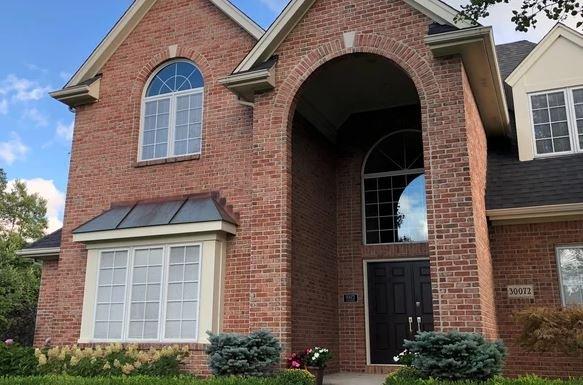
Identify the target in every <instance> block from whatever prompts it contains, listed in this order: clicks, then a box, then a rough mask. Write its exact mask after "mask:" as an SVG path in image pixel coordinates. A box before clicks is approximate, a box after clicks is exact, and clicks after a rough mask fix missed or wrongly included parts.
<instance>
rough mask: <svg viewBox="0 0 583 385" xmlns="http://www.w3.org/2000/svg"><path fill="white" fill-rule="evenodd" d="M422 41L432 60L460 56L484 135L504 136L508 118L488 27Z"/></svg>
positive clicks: (492, 39)
mask: <svg viewBox="0 0 583 385" xmlns="http://www.w3.org/2000/svg"><path fill="white" fill-rule="evenodd" d="M425 42H426V43H427V44H428V45H429V47H430V49H431V51H432V52H433V55H434V56H435V57H443V56H449V55H456V54H459V55H461V57H462V61H463V63H464V68H465V70H466V73H467V76H468V80H469V82H470V86H471V88H472V92H473V94H474V97H475V99H476V104H477V106H478V110H479V111H480V116H481V118H482V123H483V124H484V128H485V129H486V132H488V133H489V134H496V135H500V134H503V133H505V132H506V131H507V130H508V127H509V125H510V118H509V115H508V107H507V104H506V97H505V95H504V88H503V84H502V78H501V76H500V69H499V67H498V58H497V56H496V49H495V45H494V37H493V35H492V28H491V27H475V28H469V29H463V30H459V31H452V32H445V33H440V34H437V35H428V36H426V37H425Z"/></svg>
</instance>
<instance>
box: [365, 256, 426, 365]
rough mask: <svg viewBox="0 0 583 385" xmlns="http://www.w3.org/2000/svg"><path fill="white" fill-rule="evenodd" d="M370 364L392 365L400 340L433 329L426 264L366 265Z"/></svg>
mask: <svg viewBox="0 0 583 385" xmlns="http://www.w3.org/2000/svg"><path fill="white" fill-rule="evenodd" d="M367 274H368V311H369V317H368V322H369V338H370V360H371V364H392V363H394V362H393V357H394V356H396V355H397V354H399V353H400V352H402V351H403V340H405V339H410V338H413V336H414V335H415V333H417V331H419V330H433V304H432V300H431V277H430V274H429V261H411V262H375V263H369V264H368V272H367Z"/></svg>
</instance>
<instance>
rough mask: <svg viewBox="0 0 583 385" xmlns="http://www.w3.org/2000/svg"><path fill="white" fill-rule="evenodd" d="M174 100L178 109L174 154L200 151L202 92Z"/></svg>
mask: <svg viewBox="0 0 583 385" xmlns="http://www.w3.org/2000/svg"><path fill="white" fill-rule="evenodd" d="M176 101H177V105H178V106H180V110H179V111H178V112H177V113H176V131H175V135H174V155H187V154H197V153H199V152H200V136H201V124H200V119H201V108H200V107H201V104H202V94H198V93H197V94H194V95H185V96H179V97H178V98H176Z"/></svg>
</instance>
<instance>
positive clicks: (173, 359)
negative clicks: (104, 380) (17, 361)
mask: <svg viewBox="0 0 583 385" xmlns="http://www.w3.org/2000/svg"><path fill="white" fill-rule="evenodd" d="M35 356H36V358H37V359H38V371H39V372H40V373H41V374H67V375H71V376H84V377H96V376H120V375H126V376H129V375H152V376H169V375H177V374H179V373H180V372H181V363H182V360H183V359H184V358H185V357H187V356H188V346H184V347H183V348H180V347H179V346H177V345H176V346H165V347H163V348H162V349H160V350H156V349H154V348H150V349H149V350H139V349H138V347H137V346H136V345H128V346H127V347H126V348H123V347H122V345H121V344H112V345H109V346H106V347H102V346H97V347H95V348H83V349H81V348H79V347H77V346H63V347H54V348H50V349H49V348H45V349H42V350H41V349H36V351H35Z"/></svg>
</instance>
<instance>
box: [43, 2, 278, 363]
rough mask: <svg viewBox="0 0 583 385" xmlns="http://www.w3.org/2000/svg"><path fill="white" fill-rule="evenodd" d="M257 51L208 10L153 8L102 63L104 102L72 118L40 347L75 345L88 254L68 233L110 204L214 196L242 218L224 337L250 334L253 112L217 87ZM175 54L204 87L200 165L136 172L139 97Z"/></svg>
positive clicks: (230, 261) (234, 243)
mask: <svg viewBox="0 0 583 385" xmlns="http://www.w3.org/2000/svg"><path fill="white" fill-rule="evenodd" d="M209 31H212V33H211V32H209ZM253 44H254V40H253V38H252V37H251V36H249V35H248V34H247V33H246V32H245V31H244V30H243V29H241V28H240V27H239V26H238V25H237V24H235V23H234V22H233V21H232V20H231V19H229V18H228V17H227V16H225V15H224V14H223V13H222V12H221V11H220V10H218V9H217V8H216V7H215V6H214V5H213V4H212V3H211V2H209V1H207V0H175V1H170V0H159V1H158V2H157V3H156V4H155V5H154V7H153V8H152V9H151V10H150V12H149V13H148V14H147V15H146V16H145V17H144V19H143V20H142V22H141V23H140V24H139V25H138V26H137V28H136V29H135V30H134V31H133V32H132V33H131V34H130V36H129V37H128V38H127V39H126V40H125V41H124V43H123V44H122V45H121V46H120V47H119V49H118V50H117V52H115V54H114V55H113V56H112V57H111V59H110V60H109V61H108V62H107V64H106V65H105V67H104V68H103V71H102V72H103V78H102V79H101V95H100V96H101V99H100V101H99V102H97V103H95V104H92V105H89V106H85V107H81V108H79V109H78V110H77V114H76V121H75V133H74V139H73V149H72V153H71V167H70V173H69V185H68V191H67V199H66V209H65V218H64V229H63V234H64V235H63V241H62V246H61V257H60V260H59V262H58V271H54V269H55V268H57V266H54V264H51V265H49V266H47V267H45V269H44V273H45V275H46V274H51V275H50V276H46V277H45V279H44V281H45V282H47V281H49V280H50V281H51V284H43V287H42V289H41V295H40V303H39V322H38V323H39V327H38V330H37V335H36V343H37V344H40V343H42V342H43V341H44V339H45V338H47V337H51V338H52V342H53V343H54V344H72V343H76V342H77V339H78V338H79V330H80V322H81V308H82V299H83V287H84V278H85V276H84V275H85V263H86V252H85V250H84V247H83V246H82V245H80V244H75V243H73V242H72V236H71V231H72V229H74V228H75V227H77V226H79V225H80V224H81V223H83V222H85V221H87V220H89V219H90V218H92V217H94V216H95V215H97V214H99V213H100V212H101V211H102V210H105V209H107V208H109V206H110V204H111V203H112V202H116V201H128V200H130V201H131V200H137V199H144V198H155V197H167V196H176V195H181V194H189V193H196V192H205V191H213V190H214V191H220V192H221V195H222V196H223V197H225V198H226V199H227V201H228V203H229V204H230V205H233V206H234V210H235V211H236V212H239V213H240V215H241V218H240V220H241V226H240V227H239V230H238V234H237V236H236V237H234V238H232V239H231V240H230V241H229V242H228V252H227V253H228V258H227V273H226V281H225V285H226V288H225V302H226V303H225V314H224V327H225V329H226V330H229V331H239V332H247V331H249V322H248V319H249V295H250V294H249V285H250V283H249V271H250V270H249V269H250V268H249V266H250V258H251V256H250V252H251V250H250V247H251V246H250V244H251V239H250V232H249V229H250V222H251V215H252V210H251V209H249V207H250V206H251V200H252V191H251V186H250V184H249V181H250V180H251V175H252V170H251V152H252V132H251V127H252V117H251V116H252V111H251V109H249V108H248V107H243V106H241V105H239V104H238V103H237V102H236V100H235V97H234V96H233V94H232V93H230V92H229V91H228V90H227V89H226V88H225V87H223V86H222V85H220V84H218V80H219V79H220V78H222V77H225V76H227V75H228V74H230V73H231V72H232V70H233V68H235V67H236V66H237V64H238V63H239V62H240V61H241V59H242V58H243V56H244V55H245V54H246V52H248V50H249V49H250V48H251V47H252V46H253ZM171 45H178V56H180V57H186V58H190V59H192V60H193V61H194V62H195V63H196V64H197V65H198V66H199V68H200V69H201V72H202V74H203V76H204V79H205V106H204V126H203V140H204V143H203V150H202V156H201V157H200V159H199V160H190V161H185V162H179V163H173V164H162V165H156V166H148V167H141V168H136V167H135V162H136V158H137V150H138V134H139V121H140V105H141V95H142V91H143V88H144V85H145V82H146V79H147V78H148V76H149V75H150V73H151V72H152V71H153V70H154V68H155V67H157V66H158V65H159V64H161V63H163V62H164V61H165V60H167V59H168V58H169V57H168V55H169V54H168V47H169V46H171ZM53 285H55V286H56V287H53ZM266 286H267V285H266ZM49 320H50V323H49ZM199 361H200V360H199Z"/></svg>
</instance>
